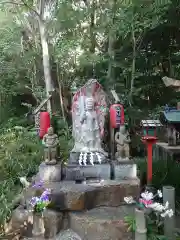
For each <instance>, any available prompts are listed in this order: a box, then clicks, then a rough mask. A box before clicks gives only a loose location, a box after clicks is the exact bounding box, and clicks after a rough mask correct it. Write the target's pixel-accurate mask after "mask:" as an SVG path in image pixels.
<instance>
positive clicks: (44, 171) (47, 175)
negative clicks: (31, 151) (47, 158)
mask: <svg viewBox="0 0 180 240" xmlns="http://www.w3.org/2000/svg"><path fill="white" fill-rule="evenodd" d="M37 180H42V181H43V182H60V181H61V164H56V165H46V164H45V163H44V162H43V163H41V164H40V166H39V172H38V174H37V178H36V181H37Z"/></svg>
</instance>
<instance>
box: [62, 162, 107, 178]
mask: <svg viewBox="0 0 180 240" xmlns="http://www.w3.org/2000/svg"><path fill="white" fill-rule="evenodd" d="M77 179H104V180H108V179H110V164H108V163H106V164H95V165H94V166H92V165H86V166H80V165H77V164H76V165H75V164H71V165H68V166H67V167H66V168H65V180H71V181H75V180H77Z"/></svg>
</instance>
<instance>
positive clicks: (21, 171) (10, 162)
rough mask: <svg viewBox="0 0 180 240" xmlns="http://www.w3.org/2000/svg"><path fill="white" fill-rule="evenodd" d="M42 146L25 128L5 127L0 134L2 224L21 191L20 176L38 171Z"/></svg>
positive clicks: (0, 213)
mask: <svg viewBox="0 0 180 240" xmlns="http://www.w3.org/2000/svg"><path fill="white" fill-rule="evenodd" d="M41 159H42V146H41V144H40V141H39V140H38V139H37V137H36V136H34V134H32V133H31V132H28V131H27V130H26V129H25V128H23V127H19V128H17V127H16V128H14V129H4V131H3V133H1V135H0V181H1V184H0V192H1V196H0V225H1V227H3V225H4V223H5V222H6V221H7V220H8V219H9V217H10V214H11V211H12V209H13V207H14V206H13V200H14V196H15V195H16V196H17V195H18V194H19V193H20V191H21V190H22V189H21V186H20V181H19V177H22V176H29V177H31V176H32V175H33V174H35V173H36V172H37V168H38V166H39V164H40V162H41Z"/></svg>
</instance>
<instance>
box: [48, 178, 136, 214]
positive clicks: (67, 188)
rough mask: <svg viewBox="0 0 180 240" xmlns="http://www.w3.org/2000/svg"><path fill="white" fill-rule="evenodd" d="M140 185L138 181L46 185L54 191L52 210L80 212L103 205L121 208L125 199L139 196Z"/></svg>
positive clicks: (68, 182)
mask: <svg viewBox="0 0 180 240" xmlns="http://www.w3.org/2000/svg"><path fill="white" fill-rule="evenodd" d="M139 184H140V183H139V180H138V179H134V180H121V181H115V180H105V181H101V182H91V181H89V182H88V181H87V184H75V183H74V182H70V181H67V182H61V183H51V184H46V187H47V188H50V189H52V196H51V197H52V202H51V205H50V207H51V208H53V209H58V210H72V211H77V210H78V211H79V210H85V209H92V208H94V207H98V206H102V205H103V206H111V207H115V206H119V205H121V204H122V203H123V202H124V197H126V196H132V197H137V196H139Z"/></svg>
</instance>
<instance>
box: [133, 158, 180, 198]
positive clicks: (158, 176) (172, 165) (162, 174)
mask: <svg viewBox="0 0 180 240" xmlns="http://www.w3.org/2000/svg"><path fill="white" fill-rule="evenodd" d="M137 165H138V168H139V170H140V174H141V175H142V174H144V173H145V174H146V173H147V160H146V158H145V159H141V160H137ZM179 173H180V163H179V162H177V161H173V160H171V159H169V160H168V161H165V160H163V159H157V160H154V161H153V179H152V184H153V186H154V187H155V188H156V189H159V188H162V186H164V185H171V186H173V187H175V189H176V198H180V178H179Z"/></svg>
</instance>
